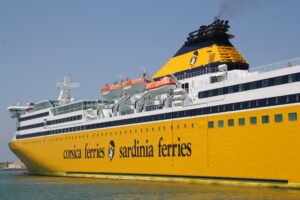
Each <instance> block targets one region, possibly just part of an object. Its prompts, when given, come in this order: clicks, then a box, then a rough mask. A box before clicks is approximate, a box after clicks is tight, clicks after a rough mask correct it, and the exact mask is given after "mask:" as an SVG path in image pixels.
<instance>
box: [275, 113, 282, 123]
mask: <svg viewBox="0 0 300 200" xmlns="http://www.w3.org/2000/svg"><path fill="white" fill-rule="evenodd" d="M275 122H277V123H278V122H282V114H276V115H275Z"/></svg>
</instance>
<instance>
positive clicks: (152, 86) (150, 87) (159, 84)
mask: <svg viewBox="0 0 300 200" xmlns="http://www.w3.org/2000/svg"><path fill="white" fill-rule="evenodd" d="M174 85H175V86H176V82H175V81H174V80H173V79H172V78H170V77H164V78H162V79H161V80H159V81H154V82H151V83H148V84H147V86H146V90H153V89H158V88H162V87H164V86H174Z"/></svg>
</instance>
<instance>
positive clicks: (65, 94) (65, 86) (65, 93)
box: [56, 74, 80, 105]
mask: <svg viewBox="0 0 300 200" xmlns="http://www.w3.org/2000/svg"><path fill="white" fill-rule="evenodd" d="M56 86H57V87H58V88H59V89H60V94H59V97H58V101H59V105H65V104H68V103H71V102H73V100H74V99H73V98H72V97H71V89H72V88H78V87H79V86H80V84H79V83H71V81H70V76H69V75H67V74H65V75H64V78H63V82H58V83H57V84H56Z"/></svg>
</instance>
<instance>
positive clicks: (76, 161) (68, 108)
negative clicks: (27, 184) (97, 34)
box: [8, 20, 300, 187]
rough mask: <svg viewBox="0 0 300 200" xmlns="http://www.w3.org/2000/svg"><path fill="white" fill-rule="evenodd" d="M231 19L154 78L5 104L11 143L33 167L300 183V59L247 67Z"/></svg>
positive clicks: (201, 32)
mask: <svg viewBox="0 0 300 200" xmlns="http://www.w3.org/2000/svg"><path fill="white" fill-rule="evenodd" d="M228 29H229V25H228V21H223V20H215V21H214V22H213V23H212V24H210V25H208V26H200V28H199V29H198V30H196V31H194V32H191V33H190V34H189V35H188V38H187V40H186V42H185V43H184V45H183V46H182V47H181V48H180V49H179V51H178V52H177V53H176V54H175V55H174V56H173V57H172V58H171V59H170V60H169V61H168V62H167V63H166V64H165V65H164V66H163V67H162V68H161V69H160V70H159V71H157V72H156V73H155V74H154V75H153V76H148V75H147V74H146V73H144V74H142V75H141V76H140V77H137V78H133V79H126V80H123V81H121V82H115V83H111V84H107V85H105V86H104V87H103V88H101V89H100V92H101V94H102V96H103V100H80V101H74V99H73V98H72V97H71V88H74V87H78V86H79V84H76V83H71V82H70V79H69V77H68V76H64V81H63V82H62V83H59V84H58V86H59V88H60V90H61V93H60V96H59V98H58V100H45V101H41V102H38V103H28V104H27V105H25V106H20V105H17V106H16V105H14V106H10V107H9V108H8V111H9V113H10V115H11V117H12V118H16V119H17V130H16V133H15V136H14V138H13V140H12V141H11V142H10V143H9V147H10V149H11V150H12V151H13V152H14V153H15V154H16V155H17V156H18V157H19V158H20V159H21V160H22V161H23V162H24V163H25V164H26V166H27V168H28V172H29V173H32V174H41V175H54V176H81V177H102V178H103V177H104V178H105V177H108V178H124V179H125V178H126V179H143V180H177V181H190V180H192V181H198V182H204V183H205V182H207V183H211V182H220V183H228V182H229V183H235V184H236V183H240V184H250V185H251V184H252V185H253V184H254V185H258V184H259V185H267V186H269V185H271V186H273V185H277V186H280V187H299V186H300V171H299V168H300V159H299V153H300V124H299V120H298V113H299V112H300V66H299V61H300V60H299V59H291V60H287V61H283V62H279V63H275V64H271V65H266V66H263V67H258V68H249V65H248V63H247V62H246V60H245V59H244V58H243V56H242V55H241V54H240V53H239V52H238V51H237V50H236V48H235V47H234V46H233V45H232V44H231V43H230V41H229V39H230V38H232V37H233V35H230V34H228V33H227V32H228Z"/></svg>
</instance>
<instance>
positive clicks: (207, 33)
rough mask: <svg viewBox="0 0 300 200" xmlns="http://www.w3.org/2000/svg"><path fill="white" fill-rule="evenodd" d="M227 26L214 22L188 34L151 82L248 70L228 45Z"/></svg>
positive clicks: (229, 36)
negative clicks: (224, 69) (224, 67)
mask: <svg viewBox="0 0 300 200" xmlns="http://www.w3.org/2000/svg"><path fill="white" fill-rule="evenodd" d="M229 28H230V26H229V22H228V21H227V20H221V19H219V18H216V19H215V20H214V21H213V22H212V23H211V24H209V25H202V26H200V27H199V28H198V29H197V30H195V31H192V32H190V33H189V34H188V37H187V39H186V41H185V42H184V45H183V46H182V47H181V48H180V49H179V50H178V51H177V53H176V54H175V55H174V56H173V57H172V58H171V59H170V60H169V61H168V62H167V63H166V64H165V65H164V66H163V67H162V68H161V69H160V70H158V71H157V72H156V73H155V74H154V76H153V78H154V79H160V78H162V77H164V76H168V75H170V74H174V76H176V77H177V78H178V79H179V80H181V79H184V78H185V77H192V76H197V75H199V74H203V73H204V72H213V71H217V70H218V66H220V65H222V64H226V65H227V70H228V71H229V70H235V69H238V70H248V69H249V65H248V63H247V62H246V60H245V59H244V58H243V56H242V55H241V54H240V53H239V52H238V50H237V49H236V48H235V47H234V46H233V45H232V44H231V42H230V41H229V40H230V39H231V38H232V37H233V35H232V34H229V33H228V31H229Z"/></svg>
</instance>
